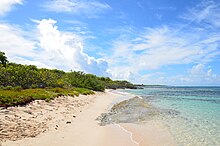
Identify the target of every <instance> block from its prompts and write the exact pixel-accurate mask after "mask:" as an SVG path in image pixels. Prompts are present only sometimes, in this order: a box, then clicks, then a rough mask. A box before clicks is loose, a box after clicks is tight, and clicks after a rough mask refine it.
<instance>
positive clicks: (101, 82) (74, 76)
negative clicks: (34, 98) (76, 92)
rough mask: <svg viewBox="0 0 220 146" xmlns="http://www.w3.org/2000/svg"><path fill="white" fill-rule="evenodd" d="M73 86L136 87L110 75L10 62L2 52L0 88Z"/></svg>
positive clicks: (99, 87)
mask: <svg viewBox="0 0 220 146" xmlns="http://www.w3.org/2000/svg"><path fill="white" fill-rule="evenodd" d="M57 87H59V88H72V87H80V88H87V89H90V90H94V91H104V90H105V89H106V88H109V89H117V88H131V89H136V87H135V86H134V85H133V84H132V83H130V82H128V81H113V80H111V79H110V78H109V77H98V76H96V75H93V74H85V73H83V72H79V71H78V72H76V71H71V72H64V71H61V70H57V69H45V68H41V69H39V68H37V67H36V66H34V65H21V64H16V63H8V61H7V57H6V56H5V54H4V53H3V52H0V88H8V89H10V88H22V89H34V88H57Z"/></svg>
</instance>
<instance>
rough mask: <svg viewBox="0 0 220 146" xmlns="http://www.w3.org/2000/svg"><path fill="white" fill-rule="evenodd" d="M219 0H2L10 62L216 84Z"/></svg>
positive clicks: (0, 46)
mask: <svg viewBox="0 0 220 146" xmlns="http://www.w3.org/2000/svg"><path fill="white" fill-rule="evenodd" d="M219 14H220V1H219V0H215V1H214V0H190V1H186V0H178V1H177V0H99V1H98V0H37V1H36V0H1V1H0V36H1V37H0V50H1V51H4V52H6V55H7V56H8V58H9V60H10V61H11V62H17V63H21V64H34V65H37V66H38V67H46V68H57V69H62V70H65V71H70V70H77V71H79V70H80V71H84V72H86V73H93V74H96V75H99V76H109V77H111V78H113V79H126V80H129V81H131V82H134V83H144V84H168V85H220V15H219Z"/></svg>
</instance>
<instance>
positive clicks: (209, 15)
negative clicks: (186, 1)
mask: <svg viewBox="0 0 220 146" xmlns="http://www.w3.org/2000/svg"><path fill="white" fill-rule="evenodd" d="M219 14H220V4H219V3H215V2H214V1H212V0H206V1H202V2H201V3H200V4H198V5H197V6H196V7H194V8H190V9H189V11H188V12H187V13H186V14H184V15H183V16H181V18H184V19H186V20H190V21H192V22H196V23H204V24H206V25H207V24H208V25H211V26H213V27H220V15H219Z"/></svg>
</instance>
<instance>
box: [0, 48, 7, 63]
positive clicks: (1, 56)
mask: <svg viewBox="0 0 220 146" xmlns="http://www.w3.org/2000/svg"><path fill="white" fill-rule="evenodd" d="M7 62H8V60H7V57H6V56H5V53H4V52H1V51H0V64H2V65H3V66H4V67H6V63H7Z"/></svg>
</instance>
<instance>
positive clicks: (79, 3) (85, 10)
mask: <svg viewBox="0 0 220 146" xmlns="http://www.w3.org/2000/svg"><path fill="white" fill-rule="evenodd" d="M43 8H44V9H45V10H46V11H52V12H58V13H60V12H64V13H72V14H80V15H81V14H83V15H86V16H87V17H90V18H97V17H98V16H97V14H99V13H103V12H104V11H106V10H108V9H110V8H111V7H110V6H109V5H108V4H106V3H101V2H98V1H95V0H50V1H49V2H46V3H45V4H44V5H43Z"/></svg>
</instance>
